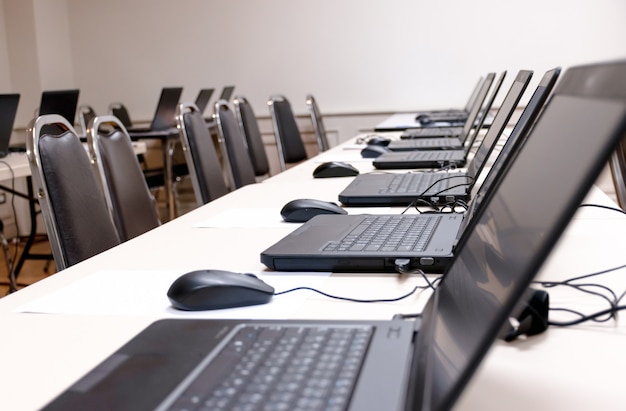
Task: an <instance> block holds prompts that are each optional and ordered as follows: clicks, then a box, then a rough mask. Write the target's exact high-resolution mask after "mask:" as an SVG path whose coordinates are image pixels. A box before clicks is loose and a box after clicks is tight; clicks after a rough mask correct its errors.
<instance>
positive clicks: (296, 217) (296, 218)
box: [280, 198, 348, 223]
mask: <svg viewBox="0 0 626 411" xmlns="http://www.w3.org/2000/svg"><path fill="white" fill-rule="evenodd" d="M319 214H348V212H347V211H346V210H344V209H343V208H341V207H339V206H338V205H337V204H335V203H331V202H329V201H322V200H313V199H310V198H301V199H297V200H292V201H290V202H288V203H287V204H285V206H284V207H283V208H282V210H280V215H281V216H282V217H283V220H285V221H287V222H288V223H305V222H307V221H309V220H310V219H311V218H313V217H315V216H316V215H319Z"/></svg>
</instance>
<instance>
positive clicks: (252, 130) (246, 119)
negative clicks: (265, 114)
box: [233, 96, 270, 176]
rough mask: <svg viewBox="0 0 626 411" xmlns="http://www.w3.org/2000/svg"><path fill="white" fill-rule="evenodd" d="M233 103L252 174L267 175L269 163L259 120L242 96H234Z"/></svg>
mask: <svg viewBox="0 0 626 411" xmlns="http://www.w3.org/2000/svg"><path fill="white" fill-rule="evenodd" d="M233 105H234V107H235V115H236V117H237V122H238V123H239V128H240V129H241V130H242V131H243V135H244V136H245V138H246V142H247V143H248V152H249V153H250V159H251V160H252V167H253V168H254V174H256V175H257V176H264V175H268V174H269V172H270V163H269V161H268V159H267V153H266V152H265V145H264V144H263V137H262V136H261V131H260V129H259V122H258V121H257V118H256V115H255V114H254V110H253V109H252V105H251V104H250V103H249V102H248V100H247V99H246V98H245V97H243V96H236V97H235V98H234V99H233Z"/></svg>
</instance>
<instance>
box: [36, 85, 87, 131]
mask: <svg viewBox="0 0 626 411" xmlns="http://www.w3.org/2000/svg"><path fill="white" fill-rule="evenodd" d="M78 94H79V90H78V89H72V90H50V91H44V92H42V93H41V102H40V103H39V115H40V116H42V115H44V114H60V115H61V116H63V117H64V118H65V119H66V120H67V121H68V122H69V123H70V124H72V125H73V124H74V120H75V118H76V109H77V107H78Z"/></svg>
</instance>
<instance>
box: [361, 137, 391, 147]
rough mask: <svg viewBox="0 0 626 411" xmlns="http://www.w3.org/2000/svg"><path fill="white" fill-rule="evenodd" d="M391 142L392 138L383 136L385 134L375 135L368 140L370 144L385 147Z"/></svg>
mask: <svg viewBox="0 0 626 411" xmlns="http://www.w3.org/2000/svg"><path fill="white" fill-rule="evenodd" d="M390 142H391V139H390V138H389V137H383V136H374V137H370V138H369V139H368V140H367V144H368V145H373V146H383V147H387V146H388V145H389V143H390Z"/></svg>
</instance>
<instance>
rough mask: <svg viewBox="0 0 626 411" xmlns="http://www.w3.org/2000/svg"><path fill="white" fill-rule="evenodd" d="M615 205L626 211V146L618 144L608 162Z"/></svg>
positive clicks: (621, 143)
mask: <svg viewBox="0 0 626 411" xmlns="http://www.w3.org/2000/svg"><path fill="white" fill-rule="evenodd" d="M609 167H610V169H611V175H612V176H613V185H614V186H615V194H616V196H617V203H618V204H619V206H620V207H621V208H622V209H625V210H626V144H625V143H624V141H622V142H620V143H619V144H618V146H617V148H616V149H615V152H613V155H612V156H611V159H610V160H609Z"/></svg>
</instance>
